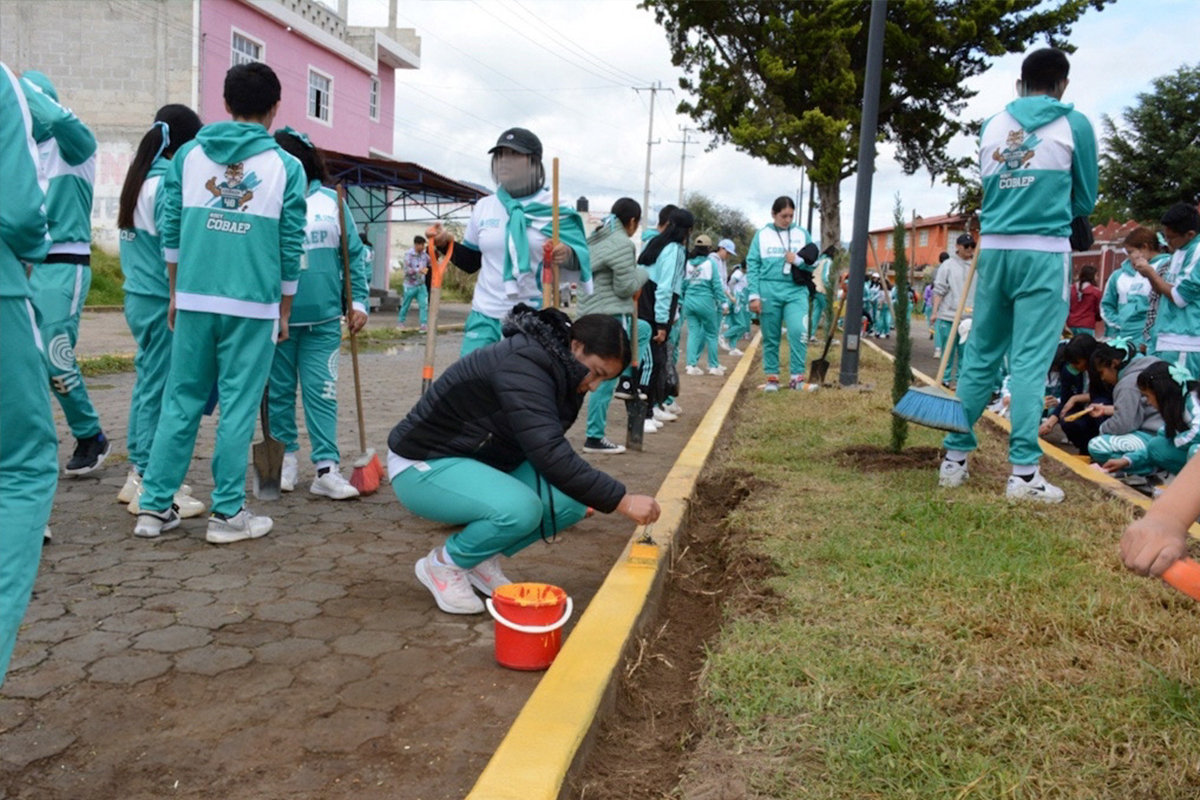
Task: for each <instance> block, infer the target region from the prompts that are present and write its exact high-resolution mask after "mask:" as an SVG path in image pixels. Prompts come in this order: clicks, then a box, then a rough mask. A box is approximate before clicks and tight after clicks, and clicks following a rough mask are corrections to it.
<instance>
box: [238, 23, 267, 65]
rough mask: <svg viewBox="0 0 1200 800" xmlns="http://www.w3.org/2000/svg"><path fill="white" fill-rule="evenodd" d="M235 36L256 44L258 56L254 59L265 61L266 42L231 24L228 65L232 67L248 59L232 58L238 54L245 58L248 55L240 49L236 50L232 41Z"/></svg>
mask: <svg viewBox="0 0 1200 800" xmlns="http://www.w3.org/2000/svg"><path fill="white" fill-rule="evenodd" d="M236 37H241V38H242V39H245V40H246V41H248V42H251V43H252V44H255V45H258V53H259V58H258V59H256V60H257V62H258V63H259V64H265V63H267V43H266V42H264V41H263V40H262V39H259V38H258V37H257V36H251V35H250V34H248V33H246V32H245V31H244V30H242V29H241V28H235V27H233V26H232V25H231V26H230V27H229V66H231V67H234V66H237V65H238V64H247V63H249V62H248V61H236V60H234V59H235V58H236V57H237V56H239V55H240V56H243V57H245V58H249V56H247V55H246V54H245V53H243V52H242V51H241V50H238V49H237V48H236V47H234V46H233V42H234V39H235V38H236Z"/></svg>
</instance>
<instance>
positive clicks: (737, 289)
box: [727, 266, 750, 311]
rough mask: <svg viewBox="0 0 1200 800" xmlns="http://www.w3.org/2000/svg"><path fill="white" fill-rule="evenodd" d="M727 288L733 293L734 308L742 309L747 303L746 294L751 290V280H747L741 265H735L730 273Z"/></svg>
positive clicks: (736, 309)
mask: <svg viewBox="0 0 1200 800" xmlns="http://www.w3.org/2000/svg"><path fill="white" fill-rule="evenodd" d="M727 288H728V291H729V294H731V295H733V308H734V310H735V311H740V310H741V309H742V308H744V307H745V305H746V295H747V293H748V292H749V290H750V282H749V281H748V280H746V273H745V271H744V270H743V269H742V268H741V267H740V266H737V267H734V268H733V272H731V273H729V282H728V284H727Z"/></svg>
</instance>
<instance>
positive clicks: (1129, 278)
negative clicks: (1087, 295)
mask: <svg viewBox="0 0 1200 800" xmlns="http://www.w3.org/2000/svg"><path fill="white" fill-rule="evenodd" d="M1168 258H1169V256H1167V255H1161V256H1155V257H1154V259H1153V260H1151V262H1150V264H1151V266H1153V267H1155V269H1157V268H1158V266H1159V265H1160V264H1162V262H1163V261H1165V260H1166V259H1168ZM1149 309H1150V279H1149V278H1146V277H1144V276H1143V275H1141V274H1140V273H1139V272H1138V271H1137V270H1136V269H1134V268H1133V263H1132V262H1130V260H1129V259H1125V260H1124V261H1123V262H1121V266H1120V267H1118V268H1117V271H1116V272H1114V273H1113V274H1112V275H1109V276H1108V283H1106V284H1105V285H1104V297H1103V298H1101V300H1100V316H1101V317H1102V318H1103V319H1104V329H1105V333H1106V335H1107V336H1108V338H1110V339H1112V338H1113V337H1116V336H1125V337H1128V338H1130V339H1134V340H1140V339H1141V338H1142V329H1143V328H1145V327H1146V312H1147V311H1149Z"/></svg>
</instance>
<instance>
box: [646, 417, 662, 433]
mask: <svg viewBox="0 0 1200 800" xmlns="http://www.w3.org/2000/svg"><path fill="white" fill-rule="evenodd" d="M642 432H643V433H658V426H657V425H655V424H654V420H652V419H647V420H646V422H645V424H644V425H642Z"/></svg>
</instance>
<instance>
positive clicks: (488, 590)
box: [467, 555, 512, 597]
mask: <svg viewBox="0 0 1200 800" xmlns="http://www.w3.org/2000/svg"><path fill="white" fill-rule="evenodd" d="M467 580H468V581H470V582H471V585H472V586H474V587H475V588H476V589H478V590H479V591H481V592H483V593H484V594H486V595H487V596H488V597H491V596H492V592H493V591H494V590H495V589H497V588H499V587H501V586H505V585H506V584H509V583H512V581H510V580H509V579H508V578H506V577H504V573H503V572H501V571H500V556H499V555H494V556H492V557H491V558H489V559H488V560H487V561H481V562H479V563H478V564H476V565H475V566H474V567H472V568H471V569H469V570H467Z"/></svg>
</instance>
